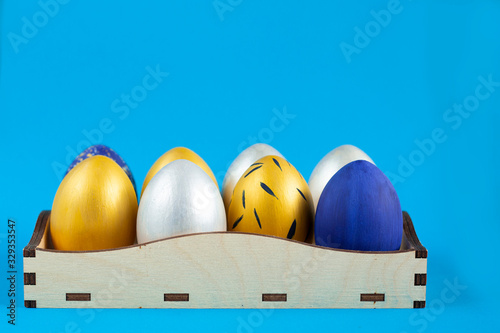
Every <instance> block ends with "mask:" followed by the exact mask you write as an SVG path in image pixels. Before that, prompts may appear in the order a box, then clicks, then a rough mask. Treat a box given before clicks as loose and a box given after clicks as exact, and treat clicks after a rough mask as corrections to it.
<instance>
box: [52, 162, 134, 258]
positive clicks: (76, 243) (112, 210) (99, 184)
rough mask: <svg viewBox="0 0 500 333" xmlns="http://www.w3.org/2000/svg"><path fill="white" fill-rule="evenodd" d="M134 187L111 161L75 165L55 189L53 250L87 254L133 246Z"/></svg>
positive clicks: (120, 169)
mask: <svg viewBox="0 0 500 333" xmlns="http://www.w3.org/2000/svg"><path fill="white" fill-rule="evenodd" d="M136 218H137V197H136V194H135V190H134V186H133V185H132V182H131V181H130V179H129V178H128V176H127V174H126V173H125V172H124V171H123V170H122V168H121V167H120V166H119V165H118V164H117V163H116V162H114V161H113V160H112V159H110V158H108V157H105V156H101V155H96V156H92V157H89V158H88V159H86V160H84V161H83V162H81V163H79V164H78V165H77V166H75V167H74V168H73V169H72V170H71V171H70V172H69V173H68V174H67V175H66V177H64V179H63V181H62V182H61V184H60V185H59V188H58V189H57V193H56V196H55V198H54V203H53V204H52V212H51V216H50V235H51V238H52V242H53V244H54V248H55V249H57V250H66V251H89V250H102V249H110V248H116V247H121V246H127V245H132V244H133V243H134V241H135V236H136Z"/></svg>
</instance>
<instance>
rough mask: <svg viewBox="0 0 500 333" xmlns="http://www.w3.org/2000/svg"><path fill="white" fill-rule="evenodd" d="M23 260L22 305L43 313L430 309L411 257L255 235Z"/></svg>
mask: <svg viewBox="0 0 500 333" xmlns="http://www.w3.org/2000/svg"><path fill="white" fill-rule="evenodd" d="M26 259H30V260H29V261H28V262H26V260H25V263H26V269H27V270H30V271H33V272H36V285H26V286H25V292H26V297H27V298H26V299H34V300H36V301H37V307H70V308H76V307H96V308H139V307H142V308H374V307H376V308H412V307H413V302H414V301H415V300H425V285H424V286H422V285H420V286H415V284H414V281H415V274H425V273H426V260H422V259H416V258H415V252H414V251H407V252H400V253H378V254H371V253H370V254H367V253H355V252H343V251H334V250H329V249H324V248H320V247H313V246H305V245H303V244H299V243H296V242H289V241H286V240H281V239H277V238H270V237H260V236H255V235H250V234H247V235H245V234H236V233H214V234H199V235H191V236H189V237H179V238H173V239H168V240H164V241H160V242H154V243H150V244H147V245H144V246H137V247H130V248H124V249H120V250H114V251H103V252H82V253H64V252H60V253H59V252H54V251H44V250H38V251H37V254H36V258H26ZM25 271H26V270H25ZM67 294H70V300H67ZM87 294H88V296H87ZM362 294H367V295H368V296H365V299H364V300H361V298H362V296H361V295H362ZM379 294H384V300H383V301H381V300H380V296H379ZM75 295H76V296H75ZM82 295H83V296H82ZM373 295H375V296H373ZM28 297H29V298H28ZM75 297H76V300H75ZM78 297H81V298H84V299H85V300H78ZM366 297H368V298H366ZM373 297H375V298H373Z"/></svg>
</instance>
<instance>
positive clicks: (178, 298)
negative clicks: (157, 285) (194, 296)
mask: <svg viewBox="0 0 500 333" xmlns="http://www.w3.org/2000/svg"><path fill="white" fill-rule="evenodd" d="M163 300H164V301H165V302H189V294H163Z"/></svg>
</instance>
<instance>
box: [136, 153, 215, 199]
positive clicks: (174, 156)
mask: <svg viewBox="0 0 500 333" xmlns="http://www.w3.org/2000/svg"><path fill="white" fill-rule="evenodd" d="M180 159H184V160H188V161H191V162H193V163H194V164H196V165H197V166H199V167H200V168H202V170H203V171H205V172H206V173H207V174H208V175H209V176H210V178H212V180H213V181H214V183H215V185H216V186H217V189H218V188H219V185H218V184H217V180H216V179H215V176H214V173H213V172H212V170H211V169H210V167H209V166H208V164H207V163H206V162H205V161H204V160H203V159H202V158H201V157H200V156H199V155H198V154H196V153H195V152H194V151H192V150H191V149H188V148H184V147H176V148H173V149H170V150H169V151H167V152H166V153H165V154H163V155H162V156H161V157H160V158H159V159H157V160H156V162H155V163H154V164H153V166H152V167H151V169H149V171H148V173H147V175H146V178H145V179H144V183H143V184H142V190H141V197H142V194H143V193H144V190H145V189H146V186H148V184H149V182H150V181H151V179H152V178H153V176H154V175H156V174H157V173H158V171H160V170H161V168H163V167H164V166H165V165H167V164H168V163H170V162H172V161H175V160H180Z"/></svg>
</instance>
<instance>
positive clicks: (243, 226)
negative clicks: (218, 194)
mask: <svg viewBox="0 0 500 333" xmlns="http://www.w3.org/2000/svg"><path fill="white" fill-rule="evenodd" d="M313 209H314V207H313V201H312V197H311V193H310V191H309V187H308V185H307V183H306V181H305V180H304V178H303V177H302V175H301V174H300V173H299V172H298V171H297V169H295V168H294V167H293V166H292V165H291V164H290V163H289V162H288V161H287V160H285V159H284V158H282V157H279V156H272V155H270V156H266V157H263V158H261V159H259V160H257V161H256V162H255V163H253V164H252V165H251V166H250V167H249V168H248V169H247V170H246V171H245V172H244V173H243V175H242V176H241V178H240V179H239V180H238V182H237V183H236V186H235V188H234V192H233V195H232V198H231V201H230V203H229V207H228V211H227V229H228V230H230V231H240V232H250V233H257V234H263V235H272V236H277V237H282V238H287V239H294V240H299V241H305V240H306V239H307V238H308V235H309V234H310V233H311V231H312V230H311V229H312V224H313V218H314V212H313Z"/></svg>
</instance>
